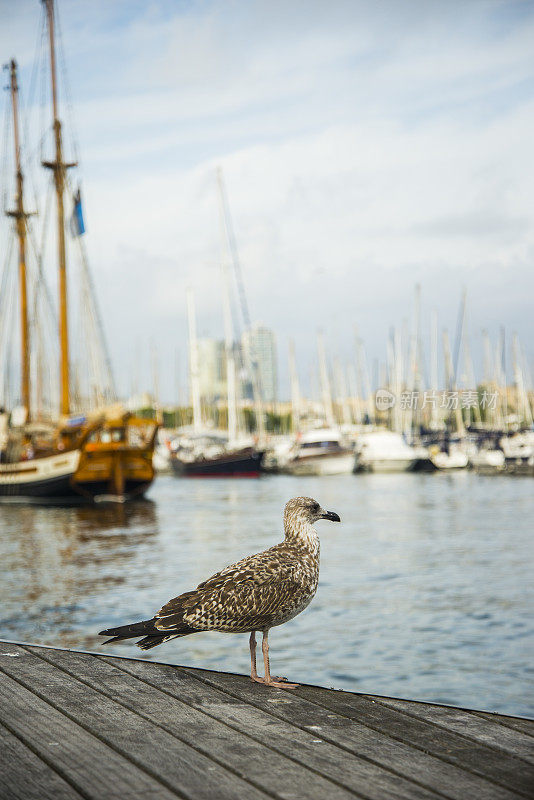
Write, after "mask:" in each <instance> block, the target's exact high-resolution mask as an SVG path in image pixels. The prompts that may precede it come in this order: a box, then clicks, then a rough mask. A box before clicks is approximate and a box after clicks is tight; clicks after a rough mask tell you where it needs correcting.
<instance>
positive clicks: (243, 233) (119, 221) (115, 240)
mask: <svg viewBox="0 0 534 800" xmlns="http://www.w3.org/2000/svg"><path fill="white" fill-rule="evenodd" d="M58 8H59V20H60V27H61V34H62V35H61V38H62V42H63V50H64V60H65V64H66V70H67V74H68V85H69V90H70V91H69V94H70V96H71V100H72V107H71V106H70V105H69V104H67V103H66V102H65V98H64V97H62V105H61V116H62V119H63V121H64V123H65V125H66V126H67V127H68V129H69V130H72V129H74V131H75V141H76V143H77V150H78V153H79V157H80V169H79V171H78V173H79V174H78V176H77V177H79V179H80V180H81V183H82V191H83V197H84V204H85V217H86V226H87V234H86V237H85V238H86V246H87V249H88V252H89V256H90V262H91V267H92V271H93V275H94V280H95V284H96V287H97V291H98V295H99V300H100V304H101V309H102V315H103V318H104V321H105V328H106V333H107V337H108V341H109V345H110V350H111V355H112V359H113V363H114V367H115V372H116V376H117V382H118V386H119V389H120V391H121V393H123V394H127V393H128V392H129V391H130V390H131V389H132V388H145V387H148V386H150V384H151V383H152V378H153V367H152V366H151V357H152V361H154V360H155V362H156V365H157V373H158V382H159V390H160V396H161V399H162V400H163V401H165V402H172V401H174V400H176V399H180V400H182V401H183V400H185V398H186V394H187V378H186V372H187V321H186V300H185V291H186V288H187V287H191V288H193V289H194V291H195V297H196V306H197V317H198V332H199V335H202V336H204V335H205V336H212V337H216V338H223V335H224V331H223V309H222V301H221V297H222V279H221V256H220V249H221V248H220V231H219V218H218V206H217V185H216V169H217V167H218V166H221V167H222V168H223V171H224V177H225V183H226V189H227V193H228V198H229V204H230V208H231V213H232V219H233V225H234V228H235V233H236V239H237V244H238V248H239V254H240V260H241V264H242V269H243V276H244V282H245V286H246V292H247V298H248V304H249V307H250V314H251V317H252V320H253V321H254V322H257V323H262V324H264V325H266V326H268V327H271V328H273V329H274V330H275V332H276V336H277V342H278V351H279V366H280V384H281V392H280V393H281V395H282V397H285V396H288V394H289V386H288V379H287V373H288V367H287V353H288V342H289V340H290V339H293V340H294V341H295V347H296V353H297V361H298V366H299V374H300V379H301V382H302V384H303V388H304V390H309V389H310V386H311V385H313V383H314V379H313V378H312V377H311V376H312V375H313V374H314V371H315V370H316V364H317V356H316V352H317V351H316V336H317V331H318V329H322V330H323V331H324V335H325V341H326V346H327V350H328V353H329V355H330V356H331V357H335V356H337V357H339V358H340V359H341V360H342V361H343V362H345V363H346V362H349V361H350V360H351V359H353V358H354V342H355V337H356V331H357V335H358V336H360V337H361V338H363V340H364V341H365V345H366V349H367V356H368V360H369V363H370V364H371V365H375V366H374V372H375V374H378V378H377V380H378V382H380V374H379V368H380V367H379V365H380V364H381V363H383V362H384V361H385V358H386V340H387V337H388V334H389V332H390V329H391V327H392V326H397V327H398V328H400V329H402V328H404V330H409V329H410V327H411V326H412V325H413V314H414V288H415V285H416V284H417V283H419V284H420V285H421V297H422V315H421V330H422V334H423V339H424V343H425V346H426V345H427V338H428V332H429V324H430V315H431V313H432V311H434V310H436V311H437V313H438V324H439V327H440V329H442V328H448V330H449V331H450V332H451V336H453V335H454V330H455V327H456V318H457V314H458V307H459V303H460V298H461V295H462V291H463V290H464V288H465V290H466V292H467V320H468V330H469V335H470V339H471V349H472V351H473V352H474V354H475V357H476V369H477V374H478V376H479V377H481V359H480V352H481V344H480V342H481V333H480V332H481V329H482V328H486V329H487V330H488V331H489V334H490V337H491V339H492V342H493V343H494V344H495V345H496V343H497V337H498V334H499V330H500V326H504V327H505V330H506V332H507V338H508V340H510V339H511V335H512V333H513V332H517V333H518V335H519V337H520V341H521V343H522V345H523V347H524V350H525V352H526V357H527V361H528V362H529V364H530V365H531V368H532V365H533V361H534V347H533V345H532V340H533V336H532V334H533V332H534V331H533V322H532V319H533V297H534V277H533V268H532V267H533V262H534V226H533V219H532V213H533V209H534V159H533V157H532V146H533V144H532V143H533V133H534V59H533V58H532V43H533V42H534V2H531V1H530V0H520V1H518V2H514V1H512V0H462V2H456V0H449V2H439V1H438V0H412V1H410V0H406V1H405V2H398V1H397V0H391V1H390V0H378V1H377V2H371V0H353V2H340V1H339V0H331V2H328V3H325V2H313V1H311V2H310V1H308V2H304V0H302V2H301V1H298V2H297V0H293V1H291V0H286V2H277V0H269V2H266V1H265V2H263V1H261V2H260V1H258V0H247V1H246V2H245V1H242V0H228V1H227V2H220V0H219V1H217V2H215V1H213V2H210V1H209V0H199V1H198V2H196V1H195V0H192V1H190V2H186V1H185V0H184V1H183V2H176V1H171V0H145V1H144V2H135V0H134V1H133V2H132V1H131V0H128V1H127V0H113V2H111V3H110V2H108V0H93V2H91V3H87V2H82V3H80V2H79V1H78V0H58ZM0 12H1V16H2V19H3V25H2V26H1V27H0V56H1V59H2V63H3V62H5V61H7V60H8V59H10V58H11V57H13V56H15V57H16V58H17V59H18V61H19V64H20V69H21V86H22V88H23V98H24V97H28V93H29V86H30V83H31V75H32V68H33V64H34V59H35V51H36V41H37V42H38V41H39V25H40V19H41V14H42V11H41V8H40V4H39V2H38V0H18V2H16V3H13V2H11V1H10V0H0ZM60 72H61V76H63V70H60ZM37 84H39V81H37ZM37 84H36V85H37ZM25 92H26V94H25ZM34 95H35V97H36V99H38V98H39V90H38V91H37V92H35V93H34ZM46 113H48V112H46ZM36 114H37V112H36ZM37 118H38V119H39V120H42V121H43V124H48V123H49V119H48V117H47V116H45V115H43V112H41V111H39V112H38V114H37ZM66 141H67V145H69V143H70V134H66ZM67 155H68V147H67ZM3 230H4V229H3ZM154 354H155V356H154ZM377 365H378V366H377Z"/></svg>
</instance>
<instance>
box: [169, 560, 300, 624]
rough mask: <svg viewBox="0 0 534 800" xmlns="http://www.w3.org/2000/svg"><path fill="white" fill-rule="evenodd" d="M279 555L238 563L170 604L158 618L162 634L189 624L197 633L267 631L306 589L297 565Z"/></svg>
mask: <svg viewBox="0 0 534 800" xmlns="http://www.w3.org/2000/svg"><path fill="white" fill-rule="evenodd" d="M273 550H274V548H271V551H269V550H267V551H265V552H264V553H259V554H258V555H257V556H249V557H248V558H245V559H243V560H242V561H238V562H237V563H236V564H233V565H231V566H230V567H226V569H224V570H222V571H221V572H218V573H216V574H215V575H213V576H212V577H211V578H208V580H206V581H203V583H201V584H199V586H198V587H197V589H196V590H194V591H192V592H186V593H185V594H183V595H180V596H179V597H176V598H174V599H172V600H170V601H169V602H168V603H166V604H165V605H164V606H163V608H162V609H161V610H160V611H159V612H158V613H157V615H156V622H155V625H156V627H157V628H158V630H161V631H164V630H172V629H173V628H175V627H176V626H177V625H180V624H183V623H186V624H187V625H189V626H191V627H193V628H195V629H197V630H217V629H220V628H221V627H224V628H226V629H229V630H239V629H242V630H251V626H256V627H257V629H258V630H261V629H262V627H265V625H266V624H268V621H269V620H270V619H271V618H273V619H274V618H276V616H277V609H278V608H279V607H280V605H281V604H286V603H287V602H290V598H292V597H294V596H295V594H296V593H298V592H300V591H301V590H302V581H301V580H300V579H299V570H298V567H297V565H295V563H294V562H292V561H291V560H290V559H283V558H282V559H280V558H277V557H276V554H275V553H274V552H273Z"/></svg>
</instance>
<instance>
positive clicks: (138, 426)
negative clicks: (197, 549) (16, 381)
mask: <svg viewBox="0 0 534 800" xmlns="http://www.w3.org/2000/svg"><path fill="white" fill-rule="evenodd" d="M44 6H45V10H46V21H47V27H48V39H49V48H50V74H51V98H52V111H53V132H54V143H55V156H54V158H53V159H51V160H43V162H42V165H43V166H44V167H45V168H46V169H48V170H50V171H51V172H52V175H53V182H54V188H55V195H56V208H57V248H58V268H59V276H58V288H59V304H58V308H59V353H60V358H59V376H60V380H59V384H60V385H59V398H60V402H59V409H58V410H59V416H58V415H57V414H56V415H55V418H53V417H50V416H49V417H48V418H47V419H46V418H45V417H44V416H43V415H41V414H40V413H39V409H37V410H36V411H35V413H34V410H33V408H32V396H33V395H34V394H35V391H34V392H33V393H32V381H31V375H32V364H31V363H30V360H31V358H32V347H31V341H30V314H29V300H28V294H29V292H28V289H29V287H28V274H27V263H26V238H27V232H28V216H29V215H28V213H27V212H26V209H25V206H24V195H23V187H24V176H23V171H22V161H21V142H20V126H19V119H18V92H19V90H18V84H17V65H16V62H15V61H14V60H13V61H12V62H11V65H10V89H11V104H12V111H13V140H14V150H15V167H16V200H15V207H14V209H13V210H10V211H8V212H7V214H8V216H10V217H12V218H13V219H14V221H15V232H16V237H17V240H18V250H19V253H18V267H19V269H18V276H19V295H20V323H21V324H20V329H21V334H20V341H21V389H20V406H18V407H16V408H14V409H13V410H12V412H11V415H10V416H9V415H8V412H7V411H6V410H5V408H4V407H3V399H2V398H1V397H0V405H2V408H0V423H1V424H0V499H1V500H2V501H6V500H15V501H19V502H20V501H28V500H31V499H35V498H37V499H39V500H40V501H46V500H55V501H57V500H67V499H72V498H75V499H77V500H88V501H94V500H116V501H119V502H124V501H125V500H127V499H129V498H131V497H134V496H138V495H141V494H143V493H144V492H145V491H146V489H147V488H148V487H149V486H150V484H151V482H152V480H153V478H154V469H153V466H152V455H153V450H154V442H155V437H156V433H157V424H156V423H154V422H152V421H150V420H145V419H137V418H135V417H134V416H133V415H132V414H130V413H129V412H125V411H124V410H123V409H122V408H121V407H120V406H119V405H117V404H115V405H113V406H111V407H110V406H109V405H108V407H105V406H104V405H100V406H99V407H97V408H96V409H95V408H90V407H89V408H87V409H85V410H84V412H83V413H76V414H73V402H72V390H71V385H72V380H73V379H72V376H71V374H70V372H71V362H70V354H69V326H68V295H67V255H66V241H65V240H66V219H65V194H66V192H67V189H68V187H69V181H68V177H67V170H68V169H69V168H70V167H73V166H76V164H75V163H74V162H73V163H67V162H66V161H65V160H64V157H63V142H62V124H61V121H60V119H59V110H58V91H57V79H56V50H55V9H54V3H53V0H45V2H44ZM75 210H76V207H75ZM85 266H87V265H85ZM86 280H88V277H87V273H86ZM40 288H41V289H42V286H41V287H40ZM36 291H37V290H36ZM34 307H35V308H36V307H37V305H36V304H34ZM35 360H37V359H35ZM34 366H35V369H34V372H36V371H37V369H36V365H34ZM33 388H34V389H35V387H33ZM76 411H77V412H78V411H79V409H77V410H76Z"/></svg>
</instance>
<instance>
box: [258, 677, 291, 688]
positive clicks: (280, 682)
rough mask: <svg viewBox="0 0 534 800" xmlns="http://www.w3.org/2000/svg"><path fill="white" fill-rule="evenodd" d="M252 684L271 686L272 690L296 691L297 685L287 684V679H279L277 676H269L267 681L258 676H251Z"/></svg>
mask: <svg viewBox="0 0 534 800" xmlns="http://www.w3.org/2000/svg"><path fill="white" fill-rule="evenodd" d="M251 679H252V681H254V683H263V685H264V686H272V687H273V688H274V689H297V688H298V686H299V684H298V683H288V682H287V678H280V677H278V676H277V675H271V677H270V678H269V679H268V680H267V679H266V678H261V677H260V676H259V675H255V676H251Z"/></svg>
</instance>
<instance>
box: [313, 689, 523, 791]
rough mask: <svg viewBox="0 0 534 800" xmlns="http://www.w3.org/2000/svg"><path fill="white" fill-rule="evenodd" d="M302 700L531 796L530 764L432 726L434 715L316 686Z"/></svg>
mask: <svg viewBox="0 0 534 800" xmlns="http://www.w3.org/2000/svg"><path fill="white" fill-rule="evenodd" d="M299 696H301V697H305V698H306V699H308V700H311V701H312V702H316V703H318V704H319V705H321V706H323V707H325V708H328V709H330V710H331V711H334V712H336V713H337V714H342V715H343V716H346V717H348V718H349V719H352V720H355V721H356V722H361V723H362V724H364V725H368V726H369V727H371V728H373V729H374V730H377V731H380V732H381V733H386V734H388V736H391V737H392V738H394V739H398V740H399V741H402V742H405V743H407V744H410V745H412V746H414V747H417V748H419V749H420V750H423V751H425V752H427V753H431V754H432V755H435V756H437V757H438V758H441V759H443V760H444V761H448V762H449V763H451V764H456V766H459V767H461V768H462V769H467V770H468V771H469V772H472V773H474V774H476V775H480V776H481V777H485V778H488V779H490V780H492V781H495V782H496V783H499V784H500V785H501V786H504V787H506V788H508V789H512V790H513V791H516V792H521V793H523V794H525V795H527V796H528V794H529V792H530V790H531V787H532V786H534V768H533V767H532V766H531V765H530V764H526V763H523V762H521V761H518V760H517V759H516V758H515V757H514V756H513V755H511V754H509V753H508V752H503V751H502V750H501V749H498V748H497V749H496V748H494V747H493V746H488V745H486V744H483V743H480V742H478V741H474V740H473V739H472V738H469V737H465V736H463V735H461V734H460V733H456V732H455V731H452V730H449V729H447V728H443V727H441V726H440V725H436V724H433V718H432V715H429V717H428V720H427V718H426V717H425V718H424V719H423V718H419V717H416V716H408V715H407V714H406V713H405V712H404V711H401V710H399V709H397V708H391V707H390V706H389V704H388V703H387V702H386V700H385V699H384V698H375V697H372V696H371V695H367V696H366V695H358V694H354V693H352V692H341V691H337V692H334V691H329V692H325V691H324V690H322V689H319V688H317V687H315V686H309V687H303V688H302V689H301V690H300V691H299ZM414 705H415V706H419V704H418V703H410V704H409V707H410V709H411V708H412V706H414ZM431 708H432V707H431ZM445 710H449V709H445Z"/></svg>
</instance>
